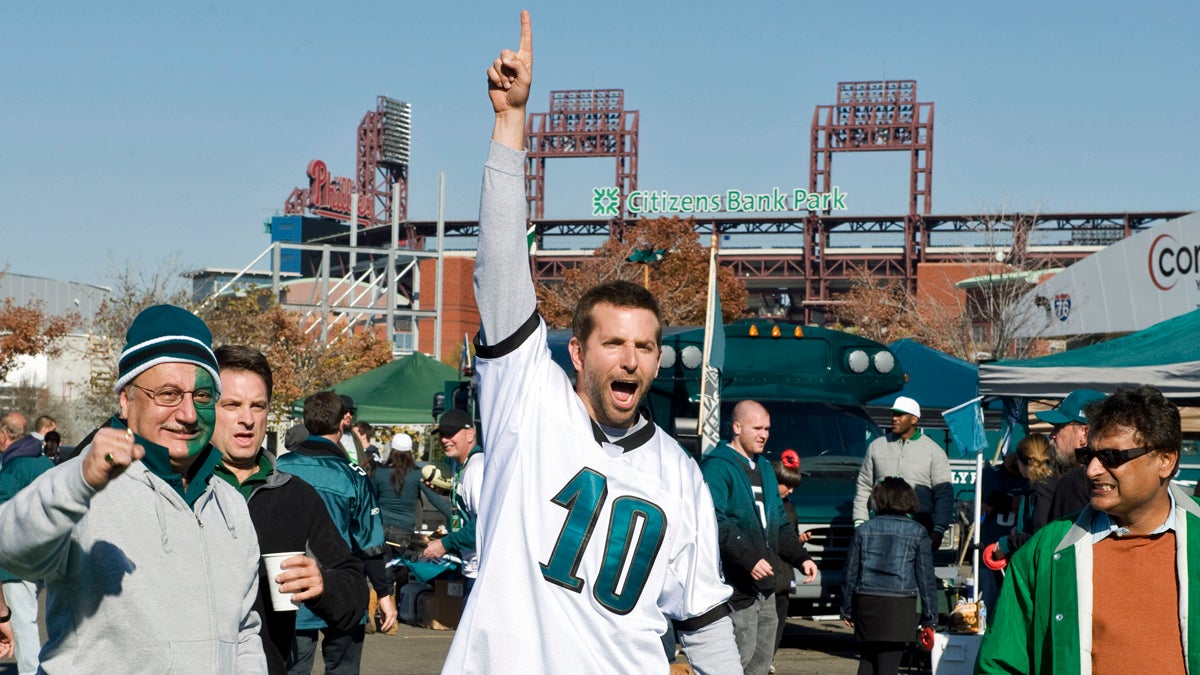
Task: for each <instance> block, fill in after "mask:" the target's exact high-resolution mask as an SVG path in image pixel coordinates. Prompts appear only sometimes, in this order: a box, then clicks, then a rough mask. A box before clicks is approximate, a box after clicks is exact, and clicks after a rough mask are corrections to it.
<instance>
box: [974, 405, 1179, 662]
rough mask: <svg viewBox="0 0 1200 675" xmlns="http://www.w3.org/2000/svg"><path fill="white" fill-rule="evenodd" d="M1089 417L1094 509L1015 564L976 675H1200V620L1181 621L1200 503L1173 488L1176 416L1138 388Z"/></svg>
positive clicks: (1032, 545)
mask: <svg viewBox="0 0 1200 675" xmlns="http://www.w3.org/2000/svg"><path fill="white" fill-rule="evenodd" d="M1087 418H1088V420H1089V421H1090V422H1091V423H1092V424H1091V441H1092V447H1091V448H1080V449H1079V450H1078V456H1079V459H1080V462H1081V463H1084V466H1085V467H1086V469H1087V477H1088V479H1089V481H1090V485H1091V502H1090V504H1089V505H1088V506H1086V507H1085V508H1084V509H1083V511H1081V512H1080V513H1079V514H1078V516H1077V517H1075V518H1074V520H1073V521H1072V520H1057V521H1054V522H1052V523H1050V524H1049V525H1047V526H1045V527H1044V528H1042V529H1041V530H1039V531H1038V533H1037V534H1036V535H1034V537H1033V538H1032V539H1030V540H1029V542H1028V543H1027V544H1025V546H1023V547H1022V548H1021V549H1020V550H1019V551H1017V553H1016V555H1015V556H1013V559H1012V562H1011V564H1010V565H1009V567H1008V575H1007V578H1006V579H1005V581H1004V586H1003V588H1002V589H1001V592H1000V599H999V601H998V604H997V607H996V612H995V615H994V616H995V621H994V622H993V625H992V626H991V627H990V628H989V630H988V632H987V635H986V636H985V637H984V640H983V645H982V646H981V648H980V652H979V661H978V663H977V665H976V672H978V673H1056V674H1059V673H1096V674H1102V673H1119V672H1129V671H1130V669H1133V668H1136V669H1137V670H1139V671H1141V672H1151V673H1168V672H1170V673H1183V672H1200V650H1197V649H1196V648H1195V646H1196V645H1200V622H1194V621H1192V622H1189V621H1188V616H1189V615H1200V614H1197V611H1198V610H1200V566H1197V564H1196V563H1195V561H1196V560H1200V505H1197V503H1196V502H1195V501H1194V500H1193V499H1192V498H1191V497H1189V496H1188V495H1187V494H1186V493H1185V492H1184V491H1183V490H1181V489H1179V488H1178V487H1177V486H1174V485H1172V484H1171V478H1172V477H1173V476H1174V475H1175V473H1176V471H1177V470H1178V465H1179V452H1180V447H1181V441H1182V433H1181V431H1180V417H1179V409H1178V408H1176V407H1175V404H1173V403H1171V402H1170V401H1168V400H1167V399H1166V398H1164V397H1163V395H1162V394H1161V393H1160V392H1159V391H1158V390H1157V389H1155V388H1154V387H1150V386H1142V387H1139V388H1137V389H1133V390H1125V391H1119V392H1117V393H1116V394H1113V395H1112V396H1110V397H1108V398H1107V399H1104V400H1103V401H1100V402H1097V403H1094V404H1092V406H1089V408H1088V410H1087ZM1185 669H1186V670H1185Z"/></svg>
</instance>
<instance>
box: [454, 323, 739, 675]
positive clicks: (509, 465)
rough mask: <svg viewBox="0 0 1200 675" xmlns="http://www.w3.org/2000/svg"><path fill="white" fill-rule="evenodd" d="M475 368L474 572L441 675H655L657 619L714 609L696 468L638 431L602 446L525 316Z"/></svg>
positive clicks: (712, 518) (715, 559)
mask: <svg viewBox="0 0 1200 675" xmlns="http://www.w3.org/2000/svg"><path fill="white" fill-rule="evenodd" d="M477 357H478V359H477V366H478V373H479V386H480V389H479V405H480V412H481V418H482V431H483V447H484V449H485V453H484V457H486V458H487V463H486V470H485V471H484V476H483V482H484V486H483V494H482V496H481V498H482V500H481V504H480V510H479V520H478V530H477V537H478V546H479V553H480V568H479V577H478V579H477V581H476V584H475V587H474V590H473V591H472V593H471V596H470V599H469V601H468V603H467V607H466V609H465V610H464V613H463V616H462V620H461V621H460V623H459V625H458V629H457V632H456V633H455V636H454V643H453V645H452V646H451V649H450V654H449V656H448V657H447V660H446V664H445V666H444V668H443V672H444V673H486V672H492V673H541V672H545V673H589V674H591V673H645V672H662V673H665V672H667V660H666V655H665V652H664V650H663V645H662V642H661V635H662V634H663V633H664V632H665V631H666V628H667V618H666V617H670V618H674V619H688V618H692V617H696V616H699V615H702V614H704V613H705V612H708V611H709V610H711V609H713V608H714V607H717V606H718V605H720V604H721V603H723V602H725V601H726V600H727V599H728V598H729V594H730V589H729V587H728V586H726V585H725V584H724V583H722V581H721V578H720V572H719V558H720V555H719V552H718V548H717V522H716V515H715V513H714V511H713V505H712V497H711V495H710V494H709V491H708V487H707V486H706V485H705V483H704V480H703V478H702V476H701V474H700V468H699V466H698V465H697V464H696V462H695V461H694V460H693V459H692V458H691V457H689V456H688V455H687V454H686V453H685V452H684V451H683V449H682V448H680V447H679V444H678V443H676V442H675V441H674V439H672V438H671V437H670V436H669V435H667V433H666V432H664V431H663V430H662V429H659V428H658V427H657V426H655V425H653V424H645V425H644V426H643V427H642V428H641V429H639V430H637V431H635V432H634V433H632V434H630V436H629V437H626V438H624V439H621V440H620V441H619V444H613V443H609V442H607V440H606V439H604V437H603V435H602V433H601V432H600V430H599V428H598V427H596V426H595V425H594V423H593V422H592V420H591V418H590V417H589V416H588V414H587V411H586V410H585V409H584V407H583V403H582V401H581V400H580V399H579V396H578V395H576V393H575V392H574V390H573V389H572V388H571V383H570V380H569V379H568V378H567V376H566V373H564V372H563V370H562V369H561V368H560V367H559V366H558V365H557V364H555V363H554V362H553V361H551V359H550V351H549V349H548V348H547V346H546V328H545V324H544V323H542V321H541V318H540V317H538V316H536V315H534V316H532V317H530V320H529V321H528V322H527V323H526V324H525V325H524V326H523V327H522V328H521V329H520V330H519V331H518V333H517V335H514V336H513V337H511V338H509V339H507V340H505V341H503V342H502V343H500V344H499V345H495V346H491V347H487V346H478V345H477ZM664 615H665V616H664Z"/></svg>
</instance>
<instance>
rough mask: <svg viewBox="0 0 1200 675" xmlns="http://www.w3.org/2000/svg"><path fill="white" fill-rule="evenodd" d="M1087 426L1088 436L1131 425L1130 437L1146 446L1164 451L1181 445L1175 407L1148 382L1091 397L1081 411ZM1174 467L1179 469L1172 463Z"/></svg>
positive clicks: (1178, 449)
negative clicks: (1106, 394)
mask: <svg viewBox="0 0 1200 675" xmlns="http://www.w3.org/2000/svg"><path fill="white" fill-rule="evenodd" d="M1085 414H1086V415H1087V418H1088V422H1090V423H1091V430H1090V431H1089V432H1088V438H1089V439H1091V438H1096V437H1097V436H1104V435H1107V434H1111V433H1114V432H1116V431H1117V430H1118V429H1120V428H1122V427H1124V428H1128V429H1133V431H1134V437H1135V438H1137V439H1138V441H1137V442H1138V443H1141V444H1142V445H1144V446H1145V447H1147V448H1150V449H1152V450H1157V451H1158V452H1161V453H1165V454H1175V455H1177V454H1179V451H1180V450H1181V449H1182V447H1183V427H1182V425H1181V423H1180V417H1179V407H1178V406H1176V405H1175V404H1174V403H1172V402H1170V401H1168V400H1167V397H1166V396H1163V394H1162V392H1161V391H1159V390H1158V389H1157V388H1155V387H1152V386H1150V385H1148V384H1144V385H1142V386H1140V387H1138V388H1136V389H1122V390H1119V391H1117V393H1115V394H1113V395H1112V396H1109V397H1108V398H1106V399H1103V400H1100V401H1095V402H1093V403H1092V404H1091V405H1089V406H1088V407H1087V410H1086V411H1085ZM1175 470H1176V471H1178V470H1179V466H1178V463H1176V466H1175Z"/></svg>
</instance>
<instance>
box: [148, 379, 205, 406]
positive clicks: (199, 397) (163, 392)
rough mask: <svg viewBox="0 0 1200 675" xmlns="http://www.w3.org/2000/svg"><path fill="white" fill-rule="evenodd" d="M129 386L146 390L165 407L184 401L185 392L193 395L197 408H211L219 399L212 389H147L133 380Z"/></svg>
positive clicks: (155, 400) (193, 401)
mask: <svg viewBox="0 0 1200 675" xmlns="http://www.w3.org/2000/svg"><path fill="white" fill-rule="evenodd" d="M129 386H131V387H134V388H135V389H141V390H142V391H144V392H146V395H147V396H149V397H150V398H151V399H153V401H154V402H155V403H157V404H158V405H161V406H162V407H164V408H174V407H175V406H177V405H179V404H180V403H183V397H184V395H185V394H191V395H192V405H194V406H196V407H197V408H211V407H213V406H214V405H216V400H217V399H216V395H215V394H214V392H213V390H212V389H196V390H194V391H183V390H182V389H176V388H175V387H166V388H163V389H159V390H157V391H156V390H154V389H147V388H145V387H143V386H140V385H136V384H133V383H132V382H130V383H129Z"/></svg>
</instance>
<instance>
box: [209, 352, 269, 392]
mask: <svg viewBox="0 0 1200 675" xmlns="http://www.w3.org/2000/svg"><path fill="white" fill-rule="evenodd" d="M213 354H216V356H217V366H218V367H219V368H220V370H221V371H222V372H224V371H226V370H241V371H245V372H247V373H254V374H255V375H258V376H259V377H261V378H262V379H263V382H264V383H265V384H266V385H267V401H270V400H271V393H272V392H273V391H274V388H275V380H274V378H273V377H271V364H270V363H268V362H267V357H266V356H265V355H264V354H263V353H262V352H260V351H258V350H257V349H255V348H253V347H247V346H245V345H223V346H221V347H217V348H216V349H215V350H214V351H213Z"/></svg>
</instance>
